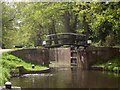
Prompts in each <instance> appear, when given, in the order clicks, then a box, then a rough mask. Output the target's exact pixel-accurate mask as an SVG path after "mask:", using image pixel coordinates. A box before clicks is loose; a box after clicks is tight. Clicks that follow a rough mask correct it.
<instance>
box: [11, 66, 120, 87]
mask: <svg viewBox="0 0 120 90" xmlns="http://www.w3.org/2000/svg"><path fill="white" fill-rule="evenodd" d="M119 78H120V76H119V74H115V73H110V72H101V71H85V70H81V69H79V68H51V72H50V73H45V74H26V75H23V76H22V77H15V78H12V79H11V82H12V84H13V85H14V86H20V87H22V88H120V79H119Z"/></svg>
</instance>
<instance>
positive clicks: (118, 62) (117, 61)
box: [94, 56, 120, 73]
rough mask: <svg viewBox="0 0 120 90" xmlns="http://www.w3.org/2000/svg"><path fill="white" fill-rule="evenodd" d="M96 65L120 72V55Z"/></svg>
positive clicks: (106, 69)
mask: <svg viewBox="0 0 120 90" xmlns="http://www.w3.org/2000/svg"><path fill="white" fill-rule="evenodd" d="M94 66H98V67H102V68H103V70H105V71H112V72H116V73H120V56H117V57H114V58H112V59H110V60H108V61H107V62H105V63H102V64H96V65H94Z"/></svg>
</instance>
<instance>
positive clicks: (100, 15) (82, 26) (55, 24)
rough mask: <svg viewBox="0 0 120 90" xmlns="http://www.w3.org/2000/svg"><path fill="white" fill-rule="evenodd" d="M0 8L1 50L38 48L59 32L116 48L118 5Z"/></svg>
mask: <svg viewBox="0 0 120 90" xmlns="http://www.w3.org/2000/svg"><path fill="white" fill-rule="evenodd" d="M1 4H2V48H13V47H14V46H15V45H23V46H26V47H31V46H34V47H37V46H41V45H42V41H43V40H44V39H45V36H46V35H47V34H55V33H61V32H63V33H64V32H72V33H85V34H86V35H87V37H86V38H87V39H91V40H92V41H93V43H94V44H95V45H99V46H115V45H120V2H109V3H106V2H2V3H1ZM54 38H56V37H54ZM55 43H57V41H56V42H55Z"/></svg>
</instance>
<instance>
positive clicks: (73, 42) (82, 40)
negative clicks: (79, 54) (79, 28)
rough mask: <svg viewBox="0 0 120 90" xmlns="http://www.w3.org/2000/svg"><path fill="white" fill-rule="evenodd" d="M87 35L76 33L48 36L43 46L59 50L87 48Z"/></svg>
mask: <svg viewBox="0 0 120 90" xmlns="http://www.w3.org/2000/svg"><path fill="white" fill-rule="evenodd" d="M87 41H88V40H87V39H86V35H85V34H76V33H57V34H50V35H47V36H46V38H45V41H43V46H44V47H45V48H58V47H62V46H75V47H79V46H84V47H87V46H88V45H89V44H88V43H87Z"/></svg>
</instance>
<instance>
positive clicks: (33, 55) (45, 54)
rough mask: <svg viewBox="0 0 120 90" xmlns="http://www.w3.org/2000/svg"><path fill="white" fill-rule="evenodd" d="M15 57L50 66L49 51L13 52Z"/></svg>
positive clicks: (24, 50)
mask: <svg viewBox="0 0 120 90" xmlns="http://www.w3.org/2000/svg"><path fill="white" fill-rule="evenodd" d="M11 53H12V54H13V55H15V56H17V57H20V58H22V59H24V60H26V61H30V62H34V63H38V64H44V65H46V66H48V65H49V50H48V49H22V50H16V51H13V52H11Z"/></svg>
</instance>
